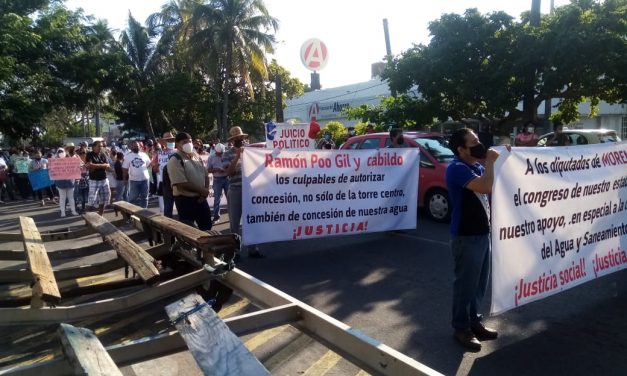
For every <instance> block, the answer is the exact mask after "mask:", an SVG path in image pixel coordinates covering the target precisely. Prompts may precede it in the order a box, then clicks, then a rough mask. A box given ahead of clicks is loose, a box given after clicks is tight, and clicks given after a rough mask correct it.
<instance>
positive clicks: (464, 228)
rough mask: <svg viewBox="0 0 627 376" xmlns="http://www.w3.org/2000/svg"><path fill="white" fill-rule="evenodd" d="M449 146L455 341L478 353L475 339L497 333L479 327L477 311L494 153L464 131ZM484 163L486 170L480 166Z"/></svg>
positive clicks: (486, 268)
mask: <svg viewBox="0 0 627 376" xmlns="http://www.w3.org/2000/svg"><path fill="white" fill-rule="evenodd" d="M449 146H450V148H451V150H452V151H453V153H454V154H455V159H454V160H453V162H452V163H451V164H450V165H449V166H448V168H447V170H446V184H447V187H448V191H449V196H450V199H451V204H452V207H453V210H452V216H451V251H452V253H453V259H454V264H455V281H454V283H453V320H452V325H453V329H454V330H455V333H454V336H455V339H457V340H458V341H459V342H460V343H461V344H462V345H463V346H464V347H466V348H468V349H470V350H473V351H479V350H481V342H479V339H495V338H496V337H497V332H496V331H495V330H492V329H489V328H486V327H485V326H484V325H483V324H482V323H481V315H480V314H479V307H480V305H481V301H482V299H483V296H484V295H485V292H486V289H487V287H488V277H489V275H490V204H489V201H488V194H489V193H491V191H492V182H493V181H494V161H495V160H496V159H497V157H498V156H499V154H498V152H496V151H495V150H493V149H486V147H485V146H484V145H483V144H481V143H480V142H479V138H478V137H477V135H476V134H475V133H474V132H473V131H472V130H471V129H468V128H462V129H459V130H457V131H456V132H454V133H453V135H452V136H451V138H450V140H449ZM483 159H485V162H484V163H485V168H484V167H483V166H482V165H481V164H479V160H483Z"/></svg>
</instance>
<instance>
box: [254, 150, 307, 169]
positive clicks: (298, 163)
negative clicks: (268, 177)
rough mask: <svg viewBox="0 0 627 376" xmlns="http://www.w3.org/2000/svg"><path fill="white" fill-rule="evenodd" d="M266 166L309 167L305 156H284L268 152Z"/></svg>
mask: <svg viewBox="0 0 627 376" xmlns="http://www.w3.org/2000/svg"><path fill="white" fill-rule="evenodd" d="M265 159H266V160H265V163H264V166H265V167H273V168H307V159H305V158H304V157H294V158H282V157H274V156H272V153H266V158H265Z"/></svg>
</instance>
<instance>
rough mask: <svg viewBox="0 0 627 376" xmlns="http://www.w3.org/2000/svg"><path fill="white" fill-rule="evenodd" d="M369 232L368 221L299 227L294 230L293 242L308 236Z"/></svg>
mask: <svg viewBox="0 0 627 376" xmlns="http://www.w3.org/2000/svg"><path fill="white" fill-rule="evenodd" d="M365 231H368V221H363V222H345V223H335V224H326V225H322V224H320V225H305V226H297V227H295V228H294V229H293V230H292V240H296V239H299V238H304V237H307V236H321V235H334V234H348V233H359V232H365Z"/></svg>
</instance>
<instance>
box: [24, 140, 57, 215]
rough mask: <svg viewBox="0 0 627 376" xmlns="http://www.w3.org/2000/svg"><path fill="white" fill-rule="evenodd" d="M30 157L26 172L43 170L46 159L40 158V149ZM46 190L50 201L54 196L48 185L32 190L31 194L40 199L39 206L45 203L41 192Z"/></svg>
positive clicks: (45, 165)
mask: <svg viewBox="0 0 627 376" xmlns="http://www.w3.org/2000/svg"><path fill="white" fill-rule="evenodd" d="M31 157H32V159H31V162H30V164H29V165H28V173H29V174H30V173H33V172H35V171H40V170H45V169H47V168H48V160H47V159H45V158H42V156H41V152H40V151H36V152H34V153H33V154H32V155H31ZM44 191H46V193H47V194H48V197H49V199H50V200H51V201H52V199H53V198H54V195H53V193H52V189H51V188H50V186H47V187H44V188H40V189H36V190H35V191H34V192H33V195H34V196H35V198H37V199H39V200H41V206H45V205H46V200H44V197H43V192H44Z"/></svg>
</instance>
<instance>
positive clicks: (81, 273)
mask: <svg viewBox="0 0 627 376" xmlns="http://www.w3.org/2000/svg"><path fill="white" fill-rule="evenodd" d="M145 252H147V253H148V254H149V255H150V256H152V257H153V258H159V257H163V256H165V255H167V254H168V253H169V252H170V250H169V248H168V246H167V245H165V244H160V245H157V246H155V247H150V248H148V249H146V250H145ZM125 265H126V262H125V260H123V259H121V258H116V259H112V260H108V261H104V262H101V263H98V264H89V265H81V266H74V267H71V268H64V269H57V270H53V273H54V277H55V279H56V280H57V281H64V280H68V279H72V278H78V277H86V276H90V275H96V274H103V273H107V272H110V271H112V270H115V269H119V268H123V267H124V266H125ZM30 280H31V275H30V272H29V271H28V270H27V269H5V270H2V273H0V283H14V282H28V281H30Z"/></svg>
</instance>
